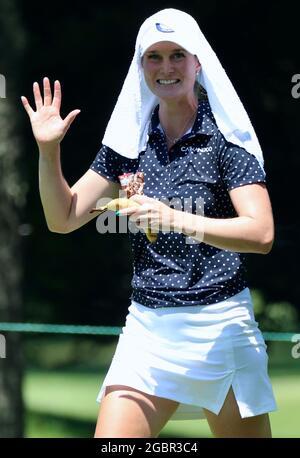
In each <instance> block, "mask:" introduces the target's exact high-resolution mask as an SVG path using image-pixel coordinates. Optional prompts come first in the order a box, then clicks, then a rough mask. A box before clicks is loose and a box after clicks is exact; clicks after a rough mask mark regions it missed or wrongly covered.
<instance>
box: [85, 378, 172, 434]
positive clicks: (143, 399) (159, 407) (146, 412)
mask: <svg viewBox="0 0 300 458" xmlns="http://www.w3.org/2000/svg"><path fill="white" fill-rule="evenodd" d="M178 405H179V403H178V402H176V401H172V400H170V399H165V398H160V397H158V396H153V395H150V394H147V393H143V392H142V391H139V390H136V389H134V388H131V387H128V386H123V385H113V386H108V387H107V388H106V390H105V396H104V398H103V399H102V402H101V405H100V410H99V416H98V421H97V426H96V431H95V436H94V437H95V438H99V437H106V438H113V437H119V438H125V437H136V438H137V437H144V438H145V437H146V438H151V437H157V436H158V435H159V433H160V431H161V430H162V428H163V427H164V426H165V424H166V423H167V421H168V420H169V418H170V417H171V416H172V414H173V413H174V412H175V410H176V409H177V407H178Z"/></svg>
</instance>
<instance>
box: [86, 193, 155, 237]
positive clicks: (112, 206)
mask: <svg viewBox="0 0 300 458" xmlns="http://www.w3.org/2000/svg"><path fill="white" fill-rule="evenodd" d="M139 205H141V204H139V203H138V202H135V201H133V200H130V199H126V197H119V198H118V199H113V200H111V201H110V202H108V204H106V205H104V206H103V207H98V208H92V209H91V210H90V213H94V212H99V214H101V213H103V212H105V211H106V210H112V211H114V212H116V211H119V210H122V209H123V208H129V207H137V206H139ZM145 234H146V236H147V239H148V240H149V241H150V242H151V243H154V242H156V240H157V233H154V232H151V230H150V229H146V230H145Z"/></svg>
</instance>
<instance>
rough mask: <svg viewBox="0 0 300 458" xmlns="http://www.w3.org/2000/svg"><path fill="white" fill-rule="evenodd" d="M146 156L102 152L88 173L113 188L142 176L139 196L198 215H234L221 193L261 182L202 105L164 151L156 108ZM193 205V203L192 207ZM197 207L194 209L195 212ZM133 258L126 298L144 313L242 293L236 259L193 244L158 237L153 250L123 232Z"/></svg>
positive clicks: (178, 237) (252, 163)
mask: <svg viewBox="0 0 300 458" xmlns="http://www.w3.org/2000/svg"><path fill="white" fill-rule="evenodd" d="M148 134H149V139H148V144H147V149H146V151H142V152H141V153H140V154H139V157H138V158H137V159H127V158H125V157H123V156H121V155H120V154H118V153H116V152H114V151H112V150H111V149H110V148H108V147H107V146H102V148H101V149H100V151H99V153H98V154H97V156H96V158H95V160H94V162H93V163H92V164H91V169H92V170H94V171H95V172H97V173H99V174H101V175H102V176H105V177H106V178H108V179H109V180H112V181H115V182H118V181H119V180H118V175H121V174H122V173H125V172H136V171H138V170H139V171H143V172H144V175H145V187H144V192H145V194H146V195H148V196H150V197H153V198H157V199H162V200H165V201H166V202H170V204H171V207H172V208H176V209H178V210H184V211H189V212H193V213H195V212H196V211H197V212H199V209H200V210H201V209H202V211H203V212H204V213H203V214H204V216H207V217H212V218H231V217H234V216H236V212H235V209H234V207H233V205H232V203H231V200H230V197H229V193H228V191H229V190H231V189H234V188H236V187H239V186H243V185H246V184H251V183H258V182H265V181H266V177H265V173H264V171H263V170H262V168H261V166H260V164H259V162H258V160H257V159H256V157H255V156H253V155H251V154H249V153H248V152H247V151H246V150H245V149H243V148H241V147H239V146H237V145H234V144H232V143H229V142H228V141H226V139H225V138H224V136H223V135H222V133H221V132H220V131H219V129H218V127H217V125H216V122H215V119H214V116H213V114H212V112H211V109H210V106H209V103H208V102H206V101H204V102H203V101H202V102H200V103H199V107H198V115H197V118H196V120H195V123H194V126H193V128H192V129H191V130H190V131H189V132H187V133H186V134H185V135H184V136H183V137H182V138H181V139H180V140H179V141H178V142H177V143H176V144H175V145H174V146H173V148H172V149H171V150H170V151H168V149H167V144H166V139H165V135H164V133H163V131H162V129H161V127H160V125H159V117H158V107H156V109H155V110H154V112H153V115H152V118H151V123H150V126H149V132H148ZM199 203H200V204H199ZM201 205H202V207H201ZM129 237H130V240H131V245H132V253H133V278H132V283H131V285H132V295H131V299H133V300H135V301H136V302H139V303H140V304H143V305H145V306H147V307H150V308H159V307H170V306H172V307H174V306H175V307H176V306H190V305H208V304H212V303H216V302H220V301H223V300H225V299H228V298H229V297H231V296H234V295H235V294H237V293H238V292H240V291H242V290H243V289H244V288H245V287H246V286H247V281H246V275H245V267H244V255H243V254H241V253H235V252H230V251H227V250H221V249H219V248H215V247H212V246H210V245H207V244H205V243H198V242H196V241H195V240H194V239H192V238H191V237H187V236H185V235H184V234H181V233H176V232H159V234H158V239H157V241H156V242H155V243H154V244H151V243H149V241H148V240H147V238H146V236H145V234H144V233H143V232H137V233H131V232H130V233H129Z"/></svg>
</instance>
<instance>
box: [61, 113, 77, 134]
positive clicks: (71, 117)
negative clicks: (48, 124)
mask: <svg viewBox="0 0 300 458" xmlns="http://www.w3.org/2000/svg"><path fill="white" fill-rule="evenodd" d="M79 113H80V110H73V111H71V113H69V114H68V116H67V117H66V118H65V119H64V123H65V129H66V130H68V129H69V127H70V125H71V124H72V122H73V121H74V119H75V118H76V116H77V115H78V114H79Z"/></svg>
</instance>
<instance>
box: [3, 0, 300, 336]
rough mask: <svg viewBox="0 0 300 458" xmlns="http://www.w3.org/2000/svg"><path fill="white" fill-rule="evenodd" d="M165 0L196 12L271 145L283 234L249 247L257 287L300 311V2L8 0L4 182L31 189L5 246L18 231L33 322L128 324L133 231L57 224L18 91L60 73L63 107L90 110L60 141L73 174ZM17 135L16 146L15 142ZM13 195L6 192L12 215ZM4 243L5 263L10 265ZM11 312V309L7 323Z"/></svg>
mask: <svg viewBox="0 0 300 458" xmlns="http://www.w3.org/2000/svg"><path fill="white" fill-rule="evenodd" d="M166 7H174V8H179V9H182V10H184V11H186V12H188V13H190V14H192V15H193V16H194V18H195V19H196V20H197V21H198V23H199V25H200V27H201V29H202V30H203V32H204V34H205V35H206V37H207V39H208V41H209V42H210V44H211V45H212V47H213V49H214V50H215V52H216V53H217V55H218V57H219V59H220V61H221V62H222V64H223V66H224V68H225V70H226V71H227V73H228V75H229V77H230V78H231V80H232V82H233V84H234V86H235V88H236V90H237V92H238V94H239V95H240V97H241V99H242V102H243V103H244V104H245V106H246V108H247V111H248V113H249V116H250V118H251V120H252V123H253V125H254V127H255V129H256V132H257V134H258V137H259V139H260V142H261V145H262V148H263V151H264V157H265V169H266V172H267V178H268V189H269V193H270V196H271V200H272V204H273V209H274V215H275V223H276V241H275V244H274V247H273V250H272V252H271V253H270V254H269V255H267V256H261V255H252V254H251V255H248V264H247V266H248V278H249V283H250V287H251V288H255V289H257V290H259V291H260V292H261V294H263V297H264V301H265V302H267V303H274V302H275V303H280V304H285V303H289V304H291V305H292V307H293V308H294V309H296V310H297V309H298V311H299V300H298V298H299V296H300V282H299V281H298V269H297V261H298V259H299V245H298V243H297V236H298V233H299V214H298V207H299V206H298V204H297V199H298V194H299V193H298V171H299V167H300V156H299V152H298V148H299V147H298V145H299V140H300V139H299V136H300V131H299V128H298V125H299V114H300V99H294V98H293V97H292V95H291V90H292V86H293V85H292V82H291V80H292V76H293V75H294V74H296V73H300V62H299V52H298V41H299V40H298V36H297V30H298V17H297V14H296V11H295V3H294V2H291V1H290V2H289V1H287V2H284V4H282V2H272V1H269V0H264V1H263V2H261V1H253V0H240V1H239V2H237V1H227V2H222V1H221V0H210V1H208V2H199V1H197V0H190V2H188V4H187V3H186V2H184V1H155V0H153V1H151V2H147V3H144V2H140V1H138V0H136V1H126V2H121V1H114V2H107V1H101V2H100V1H99V0H90V1H89V2H76V1H72V2H71V1H64V2H61V1H58V0H52V1H51V2H50V3H46V4H45V3H44V2H40V1H37V0H26V1H25V0H14V1H6V0H0V25H1V30H0V50H1V55H0V65H1V66H0V73H1V74H3V75H4V76H5V78H6V85H7V88H6V99H0V116H1V120H0V129H1V132H0V142H1V145H0V150H1V154H3V155H6V157H7V158H8V159H9V160H8V162H6V163H5V164H6V166H5V167H4V166H1V184H3V183H4V182H5V181H7V179H8V177H9V181H10V183H11V184H12V185H13V186H14V187H15V188H14V189H17V188H18V186H19V188H18V189H22V193H21V195H17V194H16V195H15V196H16V202H15V203H14V204H13V205H14V206H12V207H11V209H10V212H11V213H10V214H11V215H14V218H15V219H13V218H12V219H11V220H10V221H12V222H13V223H12V224H13V225H15V227H14V228H13V227H11V226H7V227H6V231H5V230H2V229H1V227H0V237H1V238H2V241H1V243H3V244H5V243H6V242H5V240H8V238H7V237H9V235H8V233H7V231H9V233H10V235H11V236H13V234H18V235H17V239H18V240H17V242H16V243H19V244H20V251H18V253H16V256H17V257H18V256H19V254H20V253H21V255H22V261H19V263H18V264H16V265H15V267H13V264H11V265H9V266H8V267H7V268H8V269H13V270H14V271H16V272H17V271H18V269H21V270H22V272H23V273H22V279H21V280H18V281H19V283H18V285H17V289H18V291H19V292H20V296H19V300H20V302H22V306H23V312H22V313H23V319H24V320H25V321H33V322H46V323H73V324H79V323H80V324H91V325H121V324H123V322H124V318H125V316H126V313H127V308H128V306H129V296H130V293H131V287H130V280H131V274H132V266H131V250H130V246H129V242H128V238H127V235H126V234H105V235H100V234H99V233H98V232H97V231H96V224H95V220H93V221H92V222H91V223H89V224H88V225H86V226H85V227H83V228H81V229H80V230H78V231H76V232H74V233H71V234H68V235H61V234H54V233H51V232H49V231H48V229H47V226H46V223H45V220H44V216H43V211H42V206H41V203H40V198H39V193H38V174H37V167H38V151H37V147H36V144H35V142H34V139H33V136H32V132H31V128H30V123H29V120H28V118H27V114H26V113H25V111H24V110H23V107H22V105H21V101H20V96H21V95H26V96H27V97H28V98H29V100H30V101H31V102H32V83H33V82H34V81H38V82H39V83H41V82H42V78H43V77H44V76H48V77H49V78H50V80H51V81H52V82H53V81H54V80H55V79H59V80H60V81H61V84H62V91H63V100H62V114H63V116H65V115H66V114H67V113H68V112H69V111H71V110H72V109H75V108H80V109H81V113H80V115H79V116H78V117H77V119H76V121H75V122H74V123H73V124H72V126H71V128H70V130H69V131H68V133H67V135H66V137H65V139H64V141H63V143H62V167H63V172H64V175H65V177H66V179H67V181H68V182H69V184H70V185H72V184H74V183H75V182H76V181H77V180H78V179H79V178H80V176H81V175H83V173H85V171H86V170H87V169H88V167H89V165H90V164H91V162H92V161H93V159H94V157H95V155H96V154H97V151H98V150H99V148H100V145H101V139H102V137H103V133H104V129H105V127H106V124H107V122H108V119H109V116H110V113H111V111H112V109H113V107H114V104H115V102H116V98H117V96H118V93H119V91H120V89H121V85H122V83H123V80H124V77H125V76H126V73H127V69H128V66H129V64H130V62H131V58H132V55H133V52H134V44H135V38H136V33H137V31H138V29H139V27H140V25H141V23H142V22H143V20H144V19H145V18H146V17H148V16H149V15H150V14H153V13H154V12H156V11H157V10H159V9H162V8H166ZM200 60H201V59H200ZM17 140H18V141H19V143H18V144H17V146H10V145H15V142H16V141H17ZM12 166H13V167H14V172H13V173H12V172H11V170H12V168H11V167H12ZM21 183H24V184H23V185H22V187H20V186H21ZM1 189H2V188H1ZM7 199H8V200H9V199H10V197H8V196H7V194H5V193H3V192H2V191H1V202H0V205H1V212H0V214H1V217H3V218H4V220H5V218H6V217H5V215H4V210H3V209H4V208H5V206H6V203H7V201H8V200H7ZM16 204H20V205H16ZM21 204H22V205H21ZM2 210H3V211H2ZM1 225H5V223H3V221H1ZM13 249H15V248H13ZM2 253H3V251H1V264H2V268H3V267H4V266H7V264H6V261H5V259H6V258H5V256H4V255H3V254H2ZM12 253H14V251H12ZM15 260H16V259H15ZM1 281H2V280H1ZM4 287H5V285H4V284H1V285H0V289H3V288H4ZM14 291H16V285H15V286H14V285H11V286H10V295H8V296H7V300H9V297H10V299H11V298H12V297H13V294H14ZM20 298H22V300H21V299H20ZM283 309H284V306H283ZM1 310H2V309H1ZM3 310H4V309H3ZM280 313H282V307H281V308H280ZM20 316H21V315H20ZM280 316H281V315H280ZM290 316H292V317H293V316H294V315H293V312H291V314H290ZM7 317H8V315H6V314H5V313H4V314H2V316H1V317H0V321H5V320H9V319H8V318H7ZM10 317H11V318H10V321H14V320H15V318H14V315H10ZM266 322H267V323H268V321H266ZM270 330H271V329H270ZM272 330H273V329H272Z"/></svg>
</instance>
